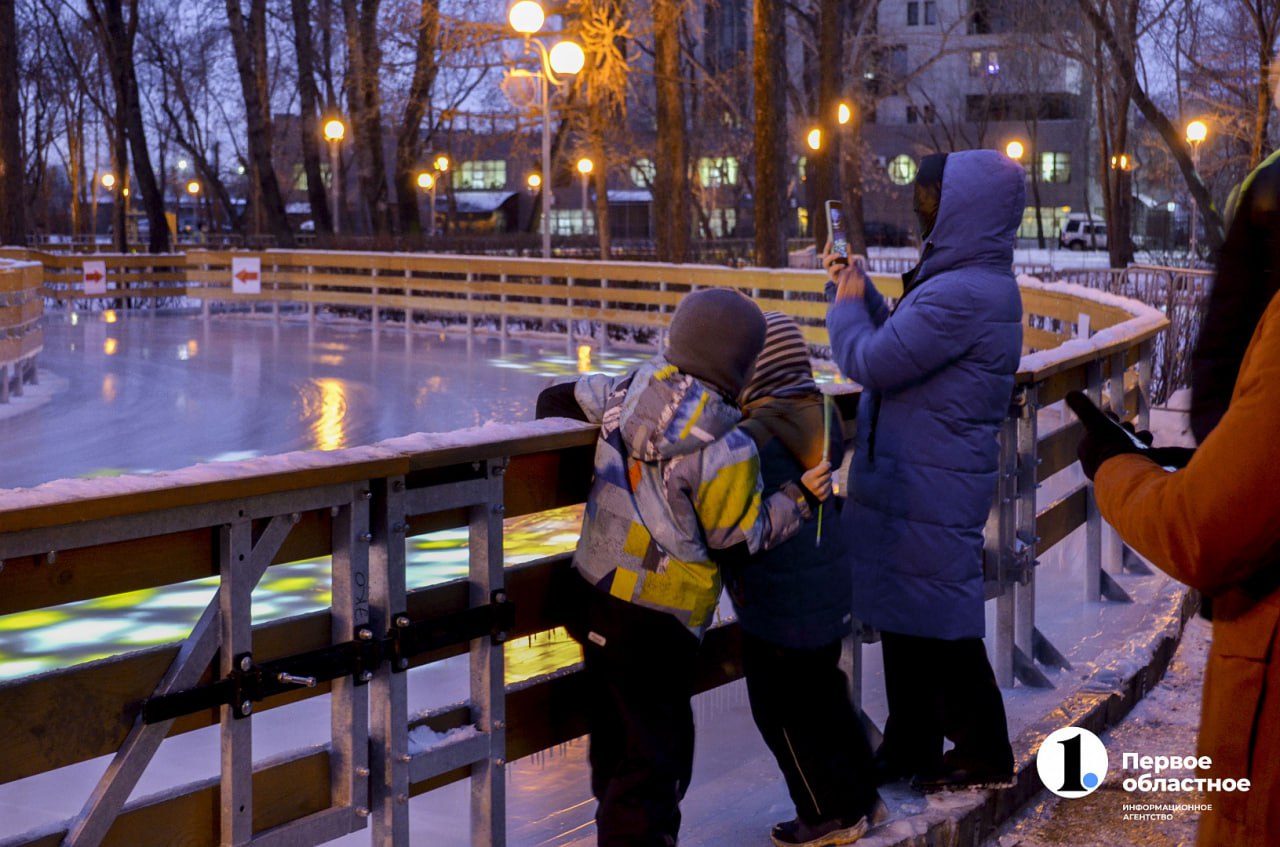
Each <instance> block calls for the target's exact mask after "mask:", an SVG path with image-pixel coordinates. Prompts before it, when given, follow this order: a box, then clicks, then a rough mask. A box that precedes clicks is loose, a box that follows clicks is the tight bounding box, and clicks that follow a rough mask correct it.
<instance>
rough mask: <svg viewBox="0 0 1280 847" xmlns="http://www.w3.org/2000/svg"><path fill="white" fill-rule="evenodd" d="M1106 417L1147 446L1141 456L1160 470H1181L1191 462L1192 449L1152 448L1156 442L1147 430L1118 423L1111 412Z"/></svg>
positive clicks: (1121, 422)
mask: <svg viewBox="0 0 1280 847" xmlns="http://www.w3.org/2000/svg"><path fill="white" fill-rule="evenodd" d="M1106 415H1107V417H1108V418H1110V419H1111V420H1113V421H1117V422H1119V423H1120V426H1121V427H1123V428H1124V429H1125V430H1126V431H1127V432H1129V433H1131V434H1132V435H1134V436H1135V437H1136V438H1137V439H1138V440H1139V441H1141V442H1142V443H1143V444H1145V445H1147V447H1150V448H1151V449H1149V450H1147V451H1146V452H1145V453H1143V454H1142V455H1144V456H1146V457H1147V458H1148V459H1150V460H1151V461H1153V462H1155V463H1156V464H1157V465H1159V466H1160V467H1162V468H1166V469H1169V470H1181V469H1182V468H1185V467H1186V466H1187V462H1190V461H1191V456H1192V455H1193V454H1194V453H1195V452H1196V448H1194V447H1152V446H1151V443H1152V442H1153V441H1155V440H1156V437H1155V435H1153V434H1152V432H1151V430H1149V429H1136V428H1135V427H1134V425H1133V424H1131V423H1129V422H1128V421H1120V419H1119V418H1117V417H1116V416H1115V414H1114V413H1112V412H1107V413H1106Z"/></svg>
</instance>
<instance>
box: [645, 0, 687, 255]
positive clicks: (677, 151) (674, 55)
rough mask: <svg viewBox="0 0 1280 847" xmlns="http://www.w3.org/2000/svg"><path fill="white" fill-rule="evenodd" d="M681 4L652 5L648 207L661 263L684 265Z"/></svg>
mask: <svg viewBox="0 0 1280 847" xmlns="http://www.w3.org/2000/svg"><path fill="white" fill-rule="evenodd" d="M684 11H685V10H684V4H683V2H682V0H654V4H653V44H654V55H655V63H654V71H653V72H654V77H655V81H656V93H657V101H658V105H657V132H658V137H657V150H656V155H655V159H656V161H657V162H659V163H661V166H660V167H657V168H655V169H654V174H653V194H652V197H653V208H654V209H660V210H661V212H659V213H658V214H656V215H655V216H654V223H655V225H656V230H657V231H656V233H655V235H656V236H657V239H656V240H657V258H658V261H660V262H687V261H689V230H690V219H689V137H688V126H687V123H686V117H685V115H686V111H685V100H686V92H685V88H686V83H685V80H684V74H683V73H682V71H681V67H680V52H681V51H680V31H681V29H682V28H683V26H684V21H683V17H684Z"/></svg>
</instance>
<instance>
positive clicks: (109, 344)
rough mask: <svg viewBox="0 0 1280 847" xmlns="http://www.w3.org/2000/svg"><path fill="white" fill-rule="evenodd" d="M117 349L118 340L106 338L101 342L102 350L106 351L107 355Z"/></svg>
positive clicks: (114, 352) (112, 353)
mask: <svg viewBox="0 0 1280 847" xmlns="http://www.w3.org/2000/svg"><path fill="white" fill-rule="evenodd" d="M118 349H120V342H119V341H117V340H115V339H114V338H108V339H107V340H106V341H104V342H102V352H103V353H106V354H107V355H108V356H114V355H115V354H116V350H118Z"/></svg>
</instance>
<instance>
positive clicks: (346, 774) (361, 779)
mask: <svg viewBox="0 0 1280 847" xmlns="http://www.w3.org/2000/svg"><path fill="white" fill-rule="evenodd" d="M352 494H353V496H352V498H351V503H350V505H345V506H341V507H339V508H338V514H337V515H336V516H335V517H334V519H333V567H332V577H331V583H332V584H331V593H332V603H331V608H330V618H331V620H332V622H333V623H332V627H333V641H334V643H335V644H339V643H342V642H344V641H348V640H350V639H351V638H353V637H354V636H355V632H356V630H357V628H360V627H368V626H369V546H370V541H371V540H372V537H371V533H370V529H369V499H370V495H371V492H370V491H369V490H368V489H366V488H364V487H363V486H361V487H359V488H358V489H357V490H355V491H353V492H352ZM331 685H332V688H331V689H330V693H329V722H330V726H331V737H332V742H331V746H330V752H329V792H330V803H331V804H332V805H333V806H335V807H348V808H352V810H353V813H357V809H363V810H365V813H366V814H367V812H368V807H367V806H366V805H365V804H366V803H368V797H369V724H368V715H369V688H368V686H366V685H364V684H363V682H362V681H357V680H356V679H354V678H353V677H350V676H345V677H340V678H338V679H335V680H333V682H332V683H331Z"/></svg>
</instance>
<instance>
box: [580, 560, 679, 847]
mask: <svg viewBox="0 0 1280 847" xmlns="http://www.w3.org/2000/svg"><path fill="white" fill-rule="evenodd" d="M576 581H577V582H578V583H579V587H578V588H577V589H575V590H576V592H577V594H578V597H579V611H580V612H582V613H583V614H582V615H581V616H577V615H575V616H573V617H574V618H576V619H575V620H571V622H570V624H569V632H570V634H571V635H573V636H574V638H576V639H577V640H578V642H579V643H580V644H582V653H583V658H584V661H585V670H586V673H585V683H586V687H587V693H586V705H587V721H588V728H589V730H590V732H591V743H590V751H589V754H588V757H589V759H590V762H591V793H592V794H593V795H595V798H596V801H597V803H598V805H597V807H596V830H597V836H596V838H597V844H598V845H599V847H672V845H674V844H675V843H676V838H677V835H678V834H679V831H680V801H681V800H682V799H683V798H684V794H685V791H687V790H688V788H689V779H690V777H691V776H692V773H693V709H692V707H691V705H690V699H691V698H692V697H693V683H694V671H695V667H696V665H695V661H696V658H697V652H698V640H697V638H695V637H694V636H693V634H692V633H691V632H689V630H688V629H686V628H685V627H684V626H683V625H682V624H681V623H680V622H679V621H677V620H676V619H675V618H674V617H672V616H671V615H668V614H666V613H663V612H658V611H654V610H652V609H646V608H644V607H641V606H636V605H634V604H632V603H627V602H625V601H623V600H619V599H617V598H616V597H612V596H610V595H608V594H605V593H604V592H603V591H599V590H598V589H596V588H594V587H592V586H590V585H588V584H587V583H586V582H585V581H583V580H581V579H578V580H576ZM601 642H603V643H601Z"/></svg>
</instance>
